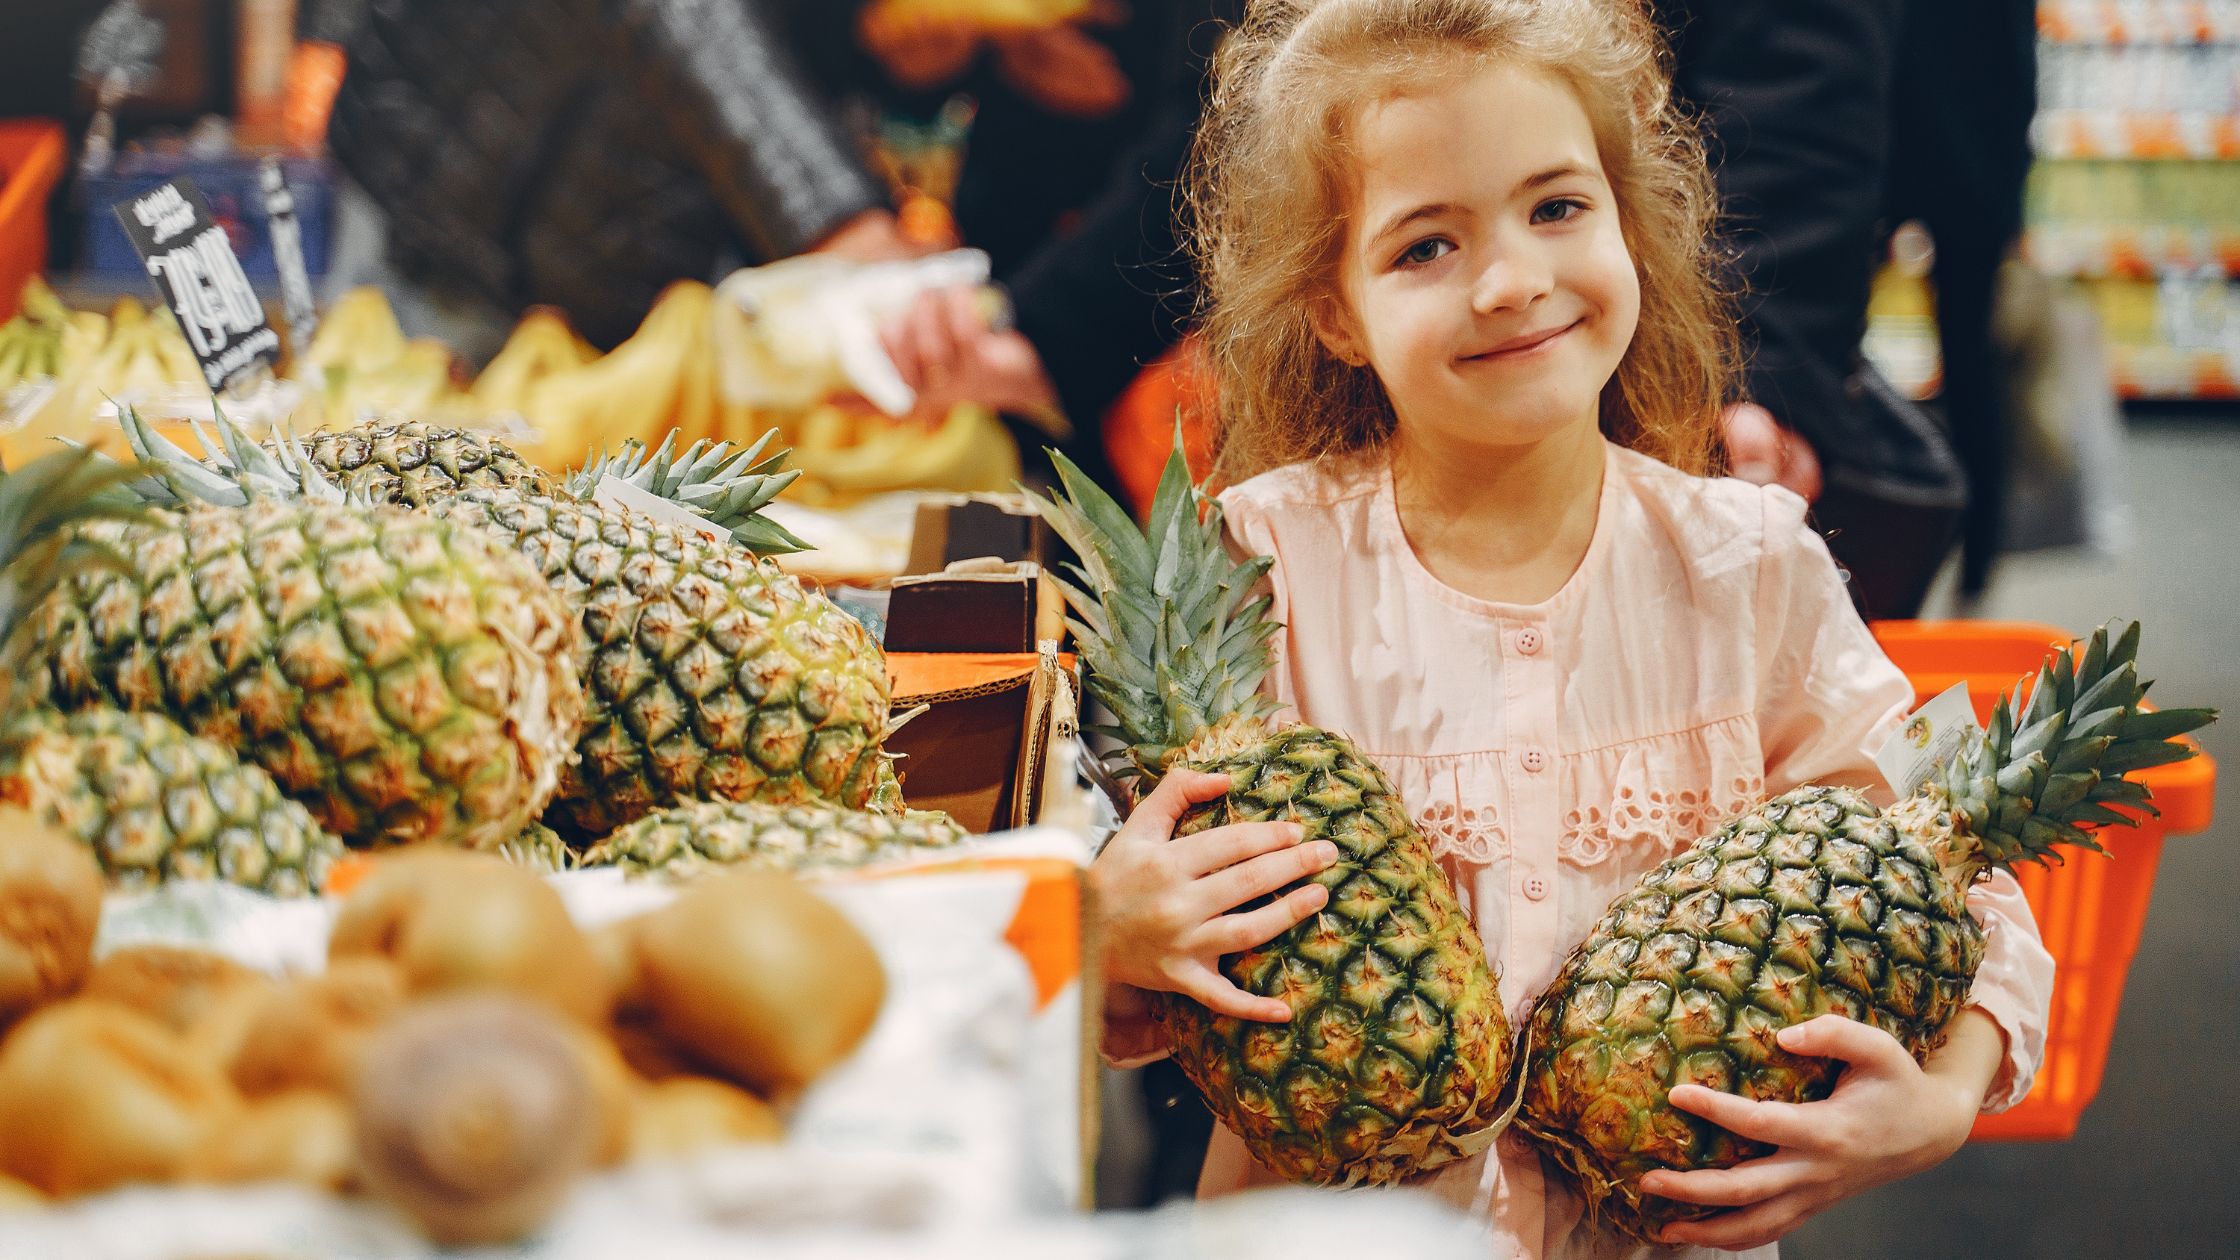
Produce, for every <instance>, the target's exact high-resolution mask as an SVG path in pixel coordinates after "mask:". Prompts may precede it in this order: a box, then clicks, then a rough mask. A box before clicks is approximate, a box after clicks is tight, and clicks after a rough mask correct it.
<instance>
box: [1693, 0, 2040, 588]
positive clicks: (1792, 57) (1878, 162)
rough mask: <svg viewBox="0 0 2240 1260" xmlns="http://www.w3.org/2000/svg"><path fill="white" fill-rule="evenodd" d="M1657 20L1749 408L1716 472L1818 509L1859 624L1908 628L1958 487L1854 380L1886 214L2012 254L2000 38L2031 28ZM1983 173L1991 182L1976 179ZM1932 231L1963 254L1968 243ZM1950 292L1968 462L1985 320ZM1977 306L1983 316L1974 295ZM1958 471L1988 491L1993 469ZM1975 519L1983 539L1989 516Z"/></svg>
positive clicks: (1905, 420)
mask: <svg viewBox="0 0 2240 1260" xmlns="http://www.w3.org/2000/svg"><path fill="white" fill-rule="evenodd" d="M1653 7H1654V9H1655V11H1656V14H1657V17H1658V19H1659V21H1660V23H1661V25H1662V26H1663V27H1664V29H1665V30H1666V31H1667V32H1668V33H1669V34H1670V37H1671V39H1672V44H1673V55H1674V69H1675V74H1674V90H1675V92H1676V94H1677V95H1679V96H1680V97H1681V98H1682V99H1683V100H1685V101H1687V102H1689V103H1690V104H1691V105H1692V106H1693V107H1694V108H1695V109H1697V110H1698V111H1699V112H1700V114H1701V117H1702V120H1703V127H1704V132H1705V138H1706V140H1707V142H1708V143H1709V146H1710V148H1711V152H1712V160H1713V172H1714V174H1715V176H1716V178H1717V180H1718V182H1719V189H1720V194H1721V197H1722V199H1723V202H1724V210H1725V215H1726V223H1727V231H1728V234H1729V237H1730V240H1731V243H1732V248H1733V250H1734V254H1735V271H1736V278H1737V280H1738V282H1739V286H1740V288H1741V290H1742V299H1743V300H1742V313H1743V325H1744V337H1745V349H1746V353H1747V355H1748V361H1747V363H1746V366H1745V373H1744V375H1745V397H1744V398H1743V399H1742V400H1741V401H1739V402H1738V403H1737V404H1736V405H1735V406H1734V407H1732V408H1730V409H1729V411H1728V414H1727V420H1726V426H1725V436H1726V440H1727V447H1728V455H1729V462H1730V465H1731V467H1732V470H1733V472H1734V474H1735V475H1736V476H1739V477H1742V478H1744V479H1746V480H1750V481H1755V482H1759V483H1761V484H1765V483H1772V482H1779V483H1780V484H1782V485H1785V486H1787V487H1789V488H1790V489H1792V490H1795V491H1796V492H1797V493H1798V494H1800V495H1802V496H1804V497H1805V498H1806V499H1808V500H1812V501H1813V502H1814V506H1815V515H1816V517H1817V519H1818V522H1819V525H1820V527H1821V529H1822V530H1823V531H1824V532H1825V533H1827V534H1828V545H1829V548H1830V549H1831V550H1832V551H1833V552H1834V553H1835V556H1836V559H1837V560H1838V561H1839V562H1840V563H1842V564H1843V566H1844V567H1845V568H1846V569H1847V570H1848V571H1849V573H1850V583H1851V591H1852V595H1853V598H1854V600H1855V601H1857V602H1858V604H1859V605H1860V607H1861V610H1862V611H1863V612H1865V613H1866V614H1867V615H1869V616H1878V617H1905V616H1912V615H1914V614H1915V613H1916V612H1917V611H1918V610H1919V608H1920V605H1921V601H1922V599H1923V597H1924V596H1925V595H1926V594H1927V591H1928V588H1929V584H1930V582H1931V580H1932V579H1933V578H1934V577H1935V575H1936V572H1937V570H1938V568H1939V567H1940V566H1941V564H1942V562H1943V560H1944V558H1945V556H1946V554H1947V553H1948V551H1949V550H1950V547H1951V541H1952V536H1953V532H1954V529H1955V527H1956V525H1957V523H1958V521H1959V519H1960V513H1961V511H1962V506H1963V504H1964V503H1965V501H1966V500H1967V497H1968V489H1969V479H1967V478H1964V476H1963V474H1962V471H1961V464H1960V461H1959V460H1958V458H1957V457H1956V456H1955V453H1954V449H1953V442H1952V441H1951V440H1950V439H1949V438H1948V437H1947V435H1946V433H1945V432H1944V430H1943V429H1941V428H1940V427H1939V426H1938V425H1937V423H1936V422H1935V421H1934V420H1933V419H1932V418H1931V417H1929V416H1928V415H1927V414H1926V413H1925V412H1923V411H1922V409H1921V408H1920V407H1918V406H1916V405H1915V404H1913V403H1912V402H1910V401H1909V400H1906V399H1904V398H1902V397H1900V396H1899V395H1898V394H1897V392H1896V391H1895V390H1894V389H1893V388H1892V387H1891V386H1890V385H1889V384H1888V382H1886V381H1884V380H1882V378H1881V377H1880V376H1879V375H1878V374H1877V373H1875V372H1874V370H1873V369H1872V368H1871V367H1869V366H1868V365H1866V364H1865V363H1864V361H1863V360H1862V358H1861V356H1860V352H1859V345H1860V339H1861V336H1862V335H1863V334H1864V332H1865V329H1866V312H1867V300H1868V296H1869V293H1870V288H1871V285H1872V280H1873V274H1874V268H1875V263H1876V260H1877V259H1878V258H1879V257H1880V254H1881V246H1882V243H1883V242H1884V241H1885V240H1886V239H1887V235H1888V232H1889V229H1890V227H1891V226H1892V224H1893V220H1892V219H1891V218H1889V217H1888V212H1887V211H1886V209H1885V207H1886V206H1889V207H1891V208H1893V209H1897V210H1901V211H1902V212H1903V213H1904V214H1905V215H1908V216H1913V215H1921V214H1923V213H1924V211H1925V208H1926V209H1944V210H1947V211H1949V213H1946V214H1942V215H1939V216H1938V217H1939V218H1940V221H1945V222H1950V221H1951V220H1953V219H1961V220H1966V219H1967V218H1968V216H1970V215H1977V214H1983V215H1984V217H1983V221H1982V227H1981V232H1980V233H1979V234H1972V235H1981V236H1986V237H1995V238H1997V239H1999V240H2002V241H2003V240H2005V239H2008V238H2010V237H2011V235H2012V232H2013V229H2012V227H2006V228H2004V229H2002V228H2001V227H2000V226H1999V222H2006V223H2012V222H2018V221H2019V207H2020V174H2021V169H2022V164H2021V163H2018V162H2017V161H2016V160H2015V157H2014V155H2016V154H2022V153H2024V150H2023V148H2022V143H2023V139H2022V136H2023V130H2024V129H2025V128H2026V127H2027V123H2028V120H2029V117H2030V112H2031V96H2032V86H2033V83H2032V79H2031V72H2030V70H2029V55H2030V49H2029V44H2028V38H2027V34H2025V36H2024V38H2023V39H2022V40H2021V41H2020V48H2019V51H2020V55H2021V60H2020V62H2019V63H2018V62H2017V60H2016V56H2015V53H2016V51H2017V49H2016V47H2015V41H2014V40H2013V39H2012V38H2011V37H2009V36H2008V35H2006V34H2005V32H2007V31H2008V30H2009V29H2010V28H2011V26H2012V16H2013V13H2012V12H2010V11H2015V12H2020V13H2021V14H2022V15H2023V19H2022V20H2023V22H2024V26H2023V30H2024V31H2025V32H2027V31H2029V30H2030V29H2031V28H2030V26H2029V23H2030V20H2031V19H2030V18H2029V16H2028V14H2029V10H2028V7H2027V5H2024V4H2022V3H2021V2H2020V0H2000V2H1999V3H1998V4H1996V5H1992V6H1983V5H1951V4H1945V5H1942V6H1939V5H1935V4H1931V3H1929V2H1928V0H1653ZM1994 10H1996V12H1994ZM1995 33H1996V34H1995ZM1971 75H1973V76H1977V77H1976V78H1975V79H1971ZM1993 153H1997V154H1998V157H1997V159H1996V161H1991V160H1988V156H1989V155H1990V154H1993ZM1979 158H1984V159H1986V160H1985V161H1984V164H1983V165H1982V167H1981V168H1980V169H1979V170H1973V171H1971V170H1968V169H1964V168H1968V167H1969V164H1970V163H1972V162H1975V161H1977V160H1978V159H1979ZM2024 161H2025V162H2026V155H2025V157H2024ZM1963 182H1964V183H1969V184H1970V185H1971V187H1969V188H1968V189H1965V190H1960V189H1955V192H1954V196H1953V197H1952V199H1951V203H1950V204H1949V205H1948V206H1944V207H1930V206H1929V203H1932V202H1935V201H1937V200H1938V199H1939V198H1940V197H1942V196H1944V193H1945V190H1946V187H1947V185H1948V184H1950V183H1963ZM2002 190H2003V191H2002ZM2003 200H2011V202H2012V203H2013V206H2014V210H2013V212H2012V213H2008V212H2005V211H2002V212H2000V213H1999V214H1996V215H1989V214H1984V210H1983V208H1984V207H1987V206H1990V205H1991V204H1993V203H1994V202H2001V201H2003ZM1993 220H1997V221H1998V222H1993ZM1948 230H1949V231H1951V232H1952V234H1953V236H1954V239H1955V241H1956V242H1958V244H1957V249H1958V250H1959V251H1961V252H1963V253H1966V252H1968V251H1969V245H1970V243H1971V242H1969V241H1966V240H1963V239H1962V235H1963V231H1964V229H1963V227H1962V225H1960V224H1954V225H1953V226H1952V227H1951V228H1950V229H1948ZM1932 231H1933V232H1934V231H1935V228H1934V227H1932ZM1943 253H1944V237H1943V236H1940V237H1939V254H1940V257H1941V256H1942V255H1943ZM1992 265H1993V266H1995V265H1996V253H1995V252H1994V255H1993V259H1992ZM1951 287H1952V290H1953V294H1954V297H1953V300H1951V301H1949V302H1948V301H1946V300H1944V298H1943V297H1942V296H1941V295H1942V291H1943V290H1944V289H1945V288H1946V285H1945V283H1944V279H1943V277H1942V276H1940V278H1939V289H1940V304H1939V305H1940V309H1939V316H1940V324H1941V325H1943V327H1944V333H1945V336H1946V337H1947V338H1948V340H1947V351H1946V353H1947V367H1946V371H1947V374H1948V376H1947V379H1948V382H1951V381H1953V380H1954V378H1953V376H1952V375H1951V374H1952V372H1953V365H1954V363H1955V362H1958V363H1959V364H1960V371H1959V379H1958V381H1957V382H1956V386H1957V387H1956V388H1955V385H1948V391H1947V398H1948V410H1949V411H1950V412H1951V414H1952V417H1953V424H1954V426H1955V427H1956V428H1959V429H1960V430H1962V431H1963V432H1965V433H1967V434H1968V436H1969V440H1970V442H1971V443H1974V442H1975V441H1976V440H1977V439H1983V438H1986V437H1987V436H1988V435H1992V434H1995V433H1996V432H1997V431H1998V422H1997V419H1996V416H1997V408H1996V407H1995V406H1986V405H1985V398H1986V390H1985V388H1983V386H1984V385H1986V383H1987V377H1988V374H1989V372H1990V368H1989V360H1988V347H1987V345H1985V344H1984V338H1985V336H1986V329H1987V328H1988V300H1986V301H1984V302H1983V303H1982V304H1981V305H1980V307H1979V306H1978V305H1976V304H1974V303H1972V302H1971V301H1970V299H1969V298H1968V296H1967V293H1969V292H1973V289H1972V287H1971V286H1970V285H1969V284H1967V283H1965V282H1963V281H1962V280H1960V279H1957V278H1956V280H1955V282H1954V284H1953V285H1952V286H1951ZM1983 291H1984V293H1985V294H1986V297H1987V294H1988V279H1987V278H1986V283H1985V287H1984V290H1983ZM1975 346H1983V348H1982V349H1980V350H1979V349H1974V348H1971V347H1975ZM1992 445H1995V442H1994V443H1992ZM1968 449H1970V450H1974V449H1976V447H1975V446H1973V445H1971V446H1970V447H1969V448H1968ZM1969 467H1970V469H1971V471H1976V470H1979V469H1980V470H1982V471H1984V473H1985V475H1986V476H1990V475H1992V474H1993V473H1994V472H1995V468H1996V462H1995V461H1993V460H1989V459H1986V460H1983V461H1981V462H1978V461H1971V463H1970V465H1969ZM1985 484H1987V485H1988V484H1989V483H1988V482H1986V483H1985ZM1990 494H1992V492H1988V491H1987V496H1988V495H1990ZM1984 510H1988V511H1989V512H1991V514H1992V519H1993V520H1995V519H1996V507H1995V506H1993V507H1990V508H1988V509H1984ZM1980 515H1981V511H1980V510H1979V517H1980ZM1973 537H1975V534H1974V533H1973V530H1972V529H1971V538H1973ZM1986 571H1987V570H1986Z"/></svg>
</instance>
